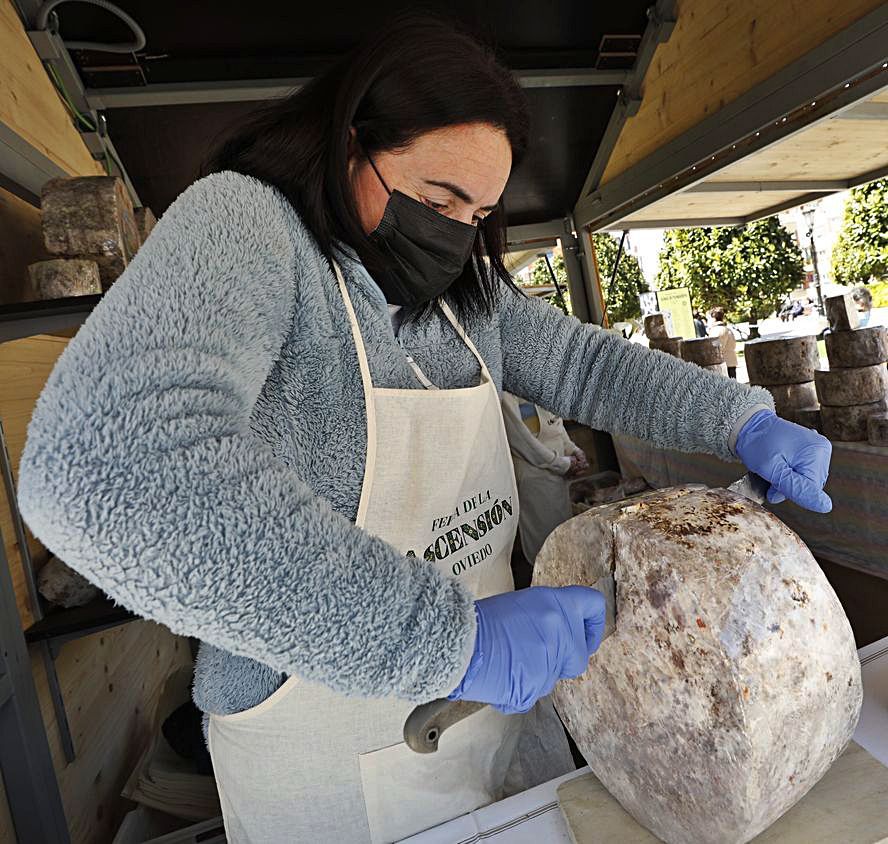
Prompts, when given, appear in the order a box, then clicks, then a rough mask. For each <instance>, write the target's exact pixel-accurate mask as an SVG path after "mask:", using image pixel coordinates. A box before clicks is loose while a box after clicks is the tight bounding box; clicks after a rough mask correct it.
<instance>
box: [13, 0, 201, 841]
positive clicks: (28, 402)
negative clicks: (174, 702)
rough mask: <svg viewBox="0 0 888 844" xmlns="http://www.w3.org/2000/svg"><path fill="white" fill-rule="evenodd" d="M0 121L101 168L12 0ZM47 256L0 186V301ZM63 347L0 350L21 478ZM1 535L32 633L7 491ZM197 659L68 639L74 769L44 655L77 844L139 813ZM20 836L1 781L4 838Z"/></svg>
mask: <svg viewBox="0 0 888 844" xmlns="http://www.w3.org/2000/svg"><path fill="white" fill-rule="evenodd" d="M0 121H3V122H4V123H5V124H6V125H7V126H9V127H10V128H13V129H14V130H15V131H16V132H18V133H19V135H20V136H21V137H23V138H25V139H27V140H28V141H29V142H30V143H31V144H32V145H33V146H34V147H36V148H38V149H40V150H41V151H42V152H43V153H44V154H45V155H46V156H47V157H49V158H50V159H52V160H53V161H55V162H56V163H57V164H59V166H61V167H62V168H63V169H64V170H65V171H66V172H68V173H70V174H71V175H97V174H102V173H103V172H104V171H103V169H102V168H101V166H100V165H99V164H98V163H97V162H95V161H93V159H92V157H91V156H90V154H89V152H88V150H87V149H86V147H85V146H84V144H83V143H82V141H81V139H80V136H79V135H78V133H77V131H76V130H75V129H74V127H73V126H72V125H71V121H70V120H69V117H68V114H67V112H66V110H65V108H64V106H63V105H62V103H61V100H60V99H59V97H58V96H57V94H56V92H55V90H54V88H53V87H52V84H51V82H50V81H49V78H48V77H47V75H46V73H45V71H44V70H43V66H42V64H41V62H40V60H39V58H38V57H37V56H36V54H35V53H34V51H33V50H32V48H31V44H30V42H29V41H28V38H27V36H26V35H25V32H24V29H23V28H22V26H21V24H20V22H19V19H18V17H17V15H16V13H15V10H14V9H13V6H12V3H11V2H10V0H0ZM45 257H46V254H45V252H44V251H43V243H42V235H41V232H40V213H39V211H38V209H36V208H33V207H32V206H31V205H29V204H28V203H27V202H24V201H23V200H21V199H19V198H18V197H16V196H14V195H13V194H10V193H8V192H7V191H4V190H2V189H0V302H14V301H21V300H22V293H23V291H24V289H25V288H24V285H25V283H26V280H27V266H28V264H30V263H32V262H33V261H37V260H42V259H43V258H45ZM67 342H68V341H67V339H66V338H65V337H59V336H49V335H38V336H35V337H29V338H26V339H22V340H15V341H12V342H8V343H3V344H0V419H2V421H3V426H4V431H5V433H6V437H7V441H8V444H9V451H10V458H11V460H12V463H13V472H14V475H15V477H16V478H17V477H18V463H19V458H20V455H21V451H22V447H23V445H24V441H25V434H26V428H27V423H28V420H29V419H30V417H31V413H32V411H33V408H34V403H35V401H36V399H37V396H38V395H39V394H40V391H41V390H42V388H43V385H44V383H45V381H46V378H47V377H48V375H49V373H50V372H51V370H52V367H53V365H54V364H55V361H56V360H57V359H58V356H59V355H60V354H61V353H62V351H63V349H64V348H65V345H66V343H67ZM0 534H2V540H3V545H4V549H5V551H6V556H7V559H8V561H9V565H10V570H11V573H12V577H13V581H14V584H15V590H16V603H17V605H18V609H19V613H20V615H21V618H22V624H23V626H27V625H29V624H30V623H31V622H32V620H33V619H32V617H31V611H30V608H29V606H28V599H27V593H26V591H25V585H24V579H23V574H22V572H23V569H22V561H21V555H20V553H19V547H18V544H17V542H16V538H15V533H14V531H13V527H12V519H11V515H10V510H9V502H8V501H7V500H6V496H5V490H3V489H0ZM28 539H29V546H30V549H31V552H32V555H33V556H34V558H35V561H36V562H37V563H38V564H40V563H41V562H43V561H45V559H46V558H47V557H48V552H47V551H46V550H45V549H44V548H43V547H42V545H41V544H40V543H39V542H38V541H37V540H36V539H34V538H33V537H31V536H30V534H29V537H28ZM190 664H191V653H190V649H189V647H188V643H187V642H186V641H185V640H183V639H181V638H179V637H176V636H173V635H172V634H171V633H170V632H169V631H168V630H166V629H165V628H163V627H161V626H159V625H157V624H153V623H151V622H148V621H140V622H134V623H131V624H128V625H125V626H122V627H118V628H115V629H113V630H109V631H105V632H102V633H97V634H94V635H92V636H89V637H86V638H83V639H80V640H77V641H74V642H70V643H68V644H66V645H65V646H64V647H63V648H62V650H61V653H60V654H59V657H58V659H57V662H56V667H57V673H58V676H59V683H60V685H61V689H62V696H63V698H64V700H65V704H66V710H67V715H68V720H69V725H70V728H71V732H72V735H73V737H74V745H75V747H76V749H77V758H76V759H75V760H74V761H73V762H72V763H71V764H67V763H66V761H65V758H64V754H63V752H62V747H61V742H60V740H59V733H58V729H57V725H56V722H55V714H54V711H53V708H52V703H51V699H50V696H49V692H48V686H47V678H46V672H45V670H44V667H43V663H42V660H41V659H40V658H39V657H36V656H34V657H33V659H32V668H33V672H34V680H35V685H36V687H37V691H38V696H39V699H40V708H41V712H42V714H43V719H44V723H45V724H46V728H47V735H48V738H49V744H50V749H51V752H52V755H53V761H54V764H55V768H56V772H57V776H58V779H59V785H60V789H61V792H62V799H63V801H64V805H65V812H66V816H67V819H68V825H69V828H70V830H71V837H72V841H74V842H76V844H80V842H83V844H86V842H90V844H92V843H93V842H106V841H110V840H111V839H112V838H113V835H114V831H115V830H116V828H117V826H118V825H119V823H120V819H121V817H122V815H123V813H124V812H125V811H127V810H128V809H129V808H130V807H131V804H128V803H127V802H126V801H123V800H122V799H121V798H120V797H119V795H120V790H121V788H122V787H123V784H124V782H125V781H126V779H127V777H128V776H129V774H130V772H131V771H132V769H133V766H134V765H135V763H136V761H137V760H138V758H139V756H140V755H141V753H142V752H143V751H144V749H145V747H146V746H147V741H148V735H149V732H150V730H151V727H152V724H153V719H154V712H155V708H156V706H157V701H158V697H159V695H160V692H161V689H162V688H163V685H164V683H165V682H166V679H167V677H168V676H169V675H170V674H171V673H173V672H174V671H176V670H178V669H179V668H180V667H183V666H189V665H190ZM14 840H15V835H14V833H13V829H12V821H11V818H10V816H9V811H8V806H7V805H6V800H5V796H4V794H3V788H2V783H0V841H3V842H6V841H10V842H11V841H14Z"/></svg>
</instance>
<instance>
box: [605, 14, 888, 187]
mask: <svg viewBox="0 0 888 844" xmlns="http://www.w3.org/2000/svg"><path fill="white" fill-rule="evenodd" d="M881 4H882V3H881V0H842V2H840V3H836V2H835V0H778V2H774V0H678V23H677V24H676V26H675V30H674V31H673V33H672V37H671V38H670V39H669V41H667V42H666V43H665V44H661V45H660V46H659V47H658V48H657V52H656V53H655V54H654V59H653V61H652V62H651V66H650V67H649V68H648V72H647V75H646V77H645V81H644V88H643V99H642V103H641V108H640V109H639V110H638V113H637V114H636V115H635V116H634V117H630V118H629V119H628V120H627V121H626V124H625V126H624V127H623V131H622V132H621V133H620V137H619V139H618V140H617V145H616V146H615V148H614V151H613V154H612V155H611V157H610V160H609V162H608V165H607V168H606V170H605V172H604V177H603V178H602V182H609V181H610V180H611V179H613V178H614V177H615V176H617V175H619V174H620V173H622V172H624V171H625V170H627V169H629V167H631V166H632V165H633V164H637V163H638V162H639V161H641V160H642V159H643V158H645V157H646V156H648V155H650V154H651V153H652V152H654V150H656V149H658V148H659V147H661V146H663V144H665V143H666V142H668V141H670V140H672V139H673V138H675V137H677V136H678V135H680V134H682V133H683V132H685V131H686V130H688V129H690V128H691V127H692V126H695V125H696V124H697V123H699V122H700V121H701V120H703V119H704V118H705V117H707V116H708V115H710V114H712V113H713V112H716V111H718V109H720V108H722V107H723V106H724V105H726V104H727V103H729V102H731V101H732V100H735V99H737V97H739V96H740V95H741V94H743V93H745V92H746V91H748V90H749V89H750V88H753V87H754V86H755V85H757V84H758V83H760V82H763V81H764V80H765V79H767V78H768V77H770V76H772V75H773V74H774V73H776V72H777V71H778V70H780V69H781V68H783V67H786V66H787V65H788V64H791V63H792V62H794V61H795V60H796V59H798V58H800V57H801V56H803V55H804V54H805V53H807V52H809V51H810V50H812V49H814V48H815V47H817V46H818V45H820V44H822V43H823V42H824V41H826V40H827V39H828V38H829V37H830V36H832V35H835V34H836V33H837V32H840V31H841V30H842V29H844V28H845V27H847V26H849V25H850V24H852V23H853V22H854V21H856V20H858V19H860V18H862V17H863V16H864V15H865V14H866V13H867V12H870V11H872V10H873V9H875V8H877V7H878V6H880V5H881Z"/></svg>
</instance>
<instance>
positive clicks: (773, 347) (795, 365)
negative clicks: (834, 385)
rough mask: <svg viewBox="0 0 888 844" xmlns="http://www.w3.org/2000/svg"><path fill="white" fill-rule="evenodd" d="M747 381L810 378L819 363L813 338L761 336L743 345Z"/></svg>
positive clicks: (769, 382) (786, 381) (791, 381)
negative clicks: (769, 337)
mask: <svg viewBox="0 0 888 844" xmlns="http://www.w3.org/2000/svg"><path fill="white" fill-rule="evenodd" d="M743 354H744V357H745V358H746V371H747V373H748V375H749V383H750V384H761V385H762V386H763V387H770V386H771V385H773V384H804V383H805V382H806V381H813V380H814V370H815V369H817V368H818V367H819V366H820V354H819V353H818V351H817V340H816V338H815V337H813V336H806V337H779V338H776V339H773V340H772V339H768V338H763V339H761V340H751V341H749V342H748V343H747V344H746V345H745V346H744V347H743Z"/></svg>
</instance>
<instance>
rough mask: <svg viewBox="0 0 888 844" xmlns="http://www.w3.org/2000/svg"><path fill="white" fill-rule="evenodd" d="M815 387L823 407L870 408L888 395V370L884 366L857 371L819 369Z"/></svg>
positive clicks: (858, 368)
mask: <svg viewBox="0 0 888 844" xmlns="http://www.w3.org/2000/svg"><path fill="white" fill-rule="evenodd" d="M814 383H815V384H816V385H817V398H818V399H819V400H820V403H821V404H826V405H831V406H833V407H846V406H848V405H851V404H869V403H871V402H874V401H879V400H880V399H883V398H885V395H886V394H888V369H886V368H885V364H884V363H877V364H875V365H874V366H859V367H855V368H854V369H818V370H817V371H816V372H815V373H814Z"/></svg>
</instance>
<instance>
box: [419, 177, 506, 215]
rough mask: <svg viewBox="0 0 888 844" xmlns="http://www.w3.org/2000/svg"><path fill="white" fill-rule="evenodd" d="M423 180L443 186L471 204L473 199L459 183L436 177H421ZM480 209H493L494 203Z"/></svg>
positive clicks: (428, 183) (494, 208) (429, 183)
mask: <svg viewBox="0 0 888 844" xmlns="http://www.w3.org/2000/svg"><path fill="white" fill-rule="evenodd" d="M423 181H424V182H425V183H426V184H427V185H435V186H436V187H439V188H444V189H445V190H449V191H450V192H451V193H452V194H453V195H454V196H456V197H459V198H460V199H461V200H462V201H463V202H467V203H469V205H472V204H473V203H474V202H475V200H474V199H472V197H471V196H469V194H468V192H467V191H466V190H464V189H463V188H461V187H460V186H459V185H455V184H453V182H439V181H437V180H436V179H423ZM481 210H482V211H495V210H496V205H485V206H483V207H482V208H481Z"/></svg>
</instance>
